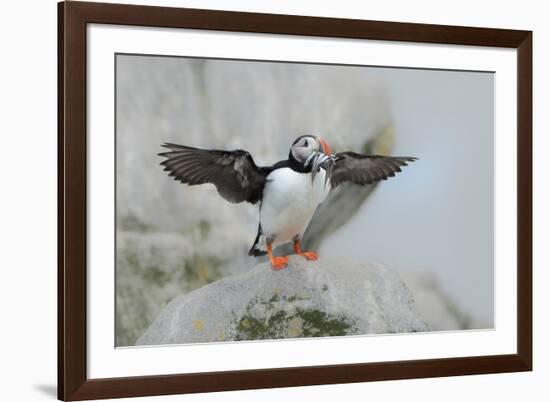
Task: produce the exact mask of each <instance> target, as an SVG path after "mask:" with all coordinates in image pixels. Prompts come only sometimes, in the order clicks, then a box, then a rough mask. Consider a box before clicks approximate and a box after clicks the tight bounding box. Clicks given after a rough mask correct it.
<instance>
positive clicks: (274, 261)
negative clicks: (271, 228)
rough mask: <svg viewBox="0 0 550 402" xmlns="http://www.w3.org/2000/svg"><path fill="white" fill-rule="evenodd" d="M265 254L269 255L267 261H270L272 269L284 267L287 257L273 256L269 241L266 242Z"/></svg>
mask: <svg viewBox="0 0 550 402" xmlns="http://www.w3.org/2000/svg"><path fill="white" fill-rule="evenodd" d="M267 255H268V256H269V261H271V268H273V270H274V271H279V270H280V269H283V268H286V265H287V264H288V257H274V256H273V249H272V247H271V244H269V243H268V244H267Z"/></svg>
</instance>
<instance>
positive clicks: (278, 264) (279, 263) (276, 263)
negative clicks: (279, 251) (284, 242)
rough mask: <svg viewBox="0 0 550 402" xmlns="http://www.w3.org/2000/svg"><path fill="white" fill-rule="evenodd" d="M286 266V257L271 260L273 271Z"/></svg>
mask: <svg viewBox="0 0 550 402" xmlns="http://www.w3.org/2000/svg"><path fill="white" fill-rule="evenodd" d="M287 265H288V257H273V258H272V259H271V268H273V270H274V271H279V270H281V269H283V268H286V267H287Z"/></svg>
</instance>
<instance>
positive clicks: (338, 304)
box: [136, 256, 428, 345]
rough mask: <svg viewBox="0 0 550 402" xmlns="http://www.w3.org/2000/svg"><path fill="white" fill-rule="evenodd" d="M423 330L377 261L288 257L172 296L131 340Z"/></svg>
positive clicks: (410, 302)
mask: <svg viewBox="0 0 550 402" xmlns="http://www.w3.org/2000/svg"><path fill="white" fill-rule="evenodd" d="M426 330H428V327H427V325H426V324H425V322H424V321H423V320H422V319H421V318H420V316H419V314H418V312H417V310H416V307H415V303H414V299H413V297H412V294H411V293H410V292H409V290H408V289H407V287H406V286H405V285H404V283H403V282H402V281H401V279H400V278H399V276H398V275H397V273H396V272H395V271H394V270H393V269H390V268H387V267H385V266H383V265H379V264H371V263H365V262H355V261H343V260H335V259H320V260H318V261H315V262H310V261H306V260H305V259H303V258H302V257H299V256H291V257H290V261H289V266H288V267H287V268H286V269H284V270H281V271H273V270H272V269H271V267H270V265H269V263H263V264H259V265H257V266H255V267H254V268H253V269H251V270H250V271H249V272H247V273H245V274H241V275H235V276H231V277H226V278H224V279H221V280H218V281H216V282H213V283H211V284H209V285H206V286H204V287H202V288H200V289H197V290H194V291H192V292H190V293H187V294H184V295H180V296H178V297H176V298H175V299H173V300H172V301H171V302H170V303H168V305H167V306H166V307H165V308H164V310H162V311H161V313H160V314H159V315H158V316H157V318H156V319H155V321H154V322H153V324H152V325H151V326H150V327H149V329H147V331H146V332H145V333H144V334H143V335H142V336H141V337H140V338H139V339H138V341H137V343H136V344H137V345H160V344H171V343H172V344H173V343H194V342H223V341H238V340H250V339H280V338H299V337H318V336H341V335H357V334H387V333H403V332H417V331H426Z"/></svg>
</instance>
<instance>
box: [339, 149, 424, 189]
mask: <svg viewBox="0 0 550 402" xmlns="http://www.w3.org/2000/svg"><path fill="white" fill-rule="evenodd" d="M417 159H418V158H414V157H409V156H381V155H362V154H358V153H356V152H341V153H337V154H336V155H335V160H334V164H333V167H332V172H331V173H332V174H331V177H330V185H331V187H332V188H334V187H337V186H338V185H340V184H342V183H344V182H351V183H355V184H360V185H365V184H373V183H376V182H378V181H381V180H386V179H387V178H388V177H393V176H395V174H396V173H397V172H400V171H401V168H402V167H403V166H407V162H413V161H415V160H417Z"/></svg>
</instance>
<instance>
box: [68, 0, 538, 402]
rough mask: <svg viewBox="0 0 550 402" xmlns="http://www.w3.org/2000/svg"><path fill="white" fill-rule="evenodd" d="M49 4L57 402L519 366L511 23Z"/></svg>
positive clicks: (525, 295)
mask: <svg viewBox="0 0 550 402" xmlns="http://www.w3.org/2000/svg"><path fill="white" fill-rule="evenodd" d="M58 7H59V8H58V12H59V13H58V18H59V36H58V37H59V53H58V54H59V76H58V82H59V93H58V102H59V104H58V110H59V120H58V123H59V124H58V125H59V182H58V188H59V204H58V206H59V211H58V216H59V218H58V219H59V225H58V231H59V242H58V244H59V270H58V280H59V281H58V296H59V301H58V306H59V310H58V330H59V331H58V336H59V345H58V357H59V359H58V367H59V370H58V396H59V399H62V400H84V399H98V398H114V397H130V396H147V395H160V394H176V393H193V392H212V391H224V390H237V389H250V388H269V387H289V386H300V385H313V384H333V383H345V382H362V381H376V380H390V379H407V378H421V377H437V376H452V375H466V374H483V373H500V372H514V371H526V370H531V369H532V305H531V303H532V301H531V300H532V267H531V265H532V262H531V258H532V257H531V247H532V245H531V244H532V240H531V237H532V207H531V204H532V200H531V197H532V172H531V147H532V139H531V137H532V133H531V131H532V117H531V114H532V64H531V63H532V33H531V32H529V31H515V30H505V29H488V28H471V27H454V26H439V25H425V24H410V23H395V22H379V21H363V20H343V19H332V18H318V17H306V16H289V15H270V14H256V13H240V12H228V11H212V10H196V9H179V8H167V7H151V6H134V5H119V4H105V3H101V4H100V3H88V2H86V3H80V2H73V1H71V2H62V3H59V5H58ZM144 362H145V363H146V364H144Z"/></svg>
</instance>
